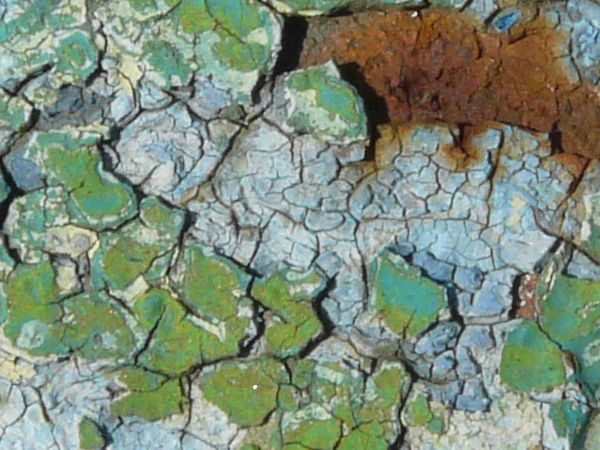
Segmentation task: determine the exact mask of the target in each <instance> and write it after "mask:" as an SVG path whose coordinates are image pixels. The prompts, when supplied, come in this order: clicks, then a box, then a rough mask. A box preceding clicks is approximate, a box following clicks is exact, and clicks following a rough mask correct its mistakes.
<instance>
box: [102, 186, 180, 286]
mask: <svg viewBox="0 0 600 450" xmlns="http://www.w3.org/2000/svg"><path fill="white" fill-rule="evenodd" d="M183 220H184V214H183V211H181V210H178V209H172V208H169V207H167V206H166V205H164V204H163V203H161V202H160V201H159V200H158V199H157V198H155V197H146V198H144V199H143V200H142V201H141V202H140V217H139V219H138V220H135V221H133V222H131V223H129V224H127V225H126V226H124V227H123V228H122V229H121V230H119V231H118V232H110V233H104V234H103V235H102V237H101V239H100V249H99V251H98V252H97V253H96V255H95V257H94V261H93V265H92V276H93V277H94V283H95V285H96V286H97V287H99V288H100V287H103V286H104V285H106V286H108V287H109V288H110V289H111V290H115V291H122V290H125V289H127V288H128V287H129V286H130V285H131V284H132V283H134V282H135V281H136V280H137V279H138V278H139V277H141V276H144V278H145V281H146V282H148V283H152V282H153V281H158V280H160V278H161V277H162V276H163V275H164V273H165V271H166V270H167V268H168V266H169V263H171V260H172V252H173V249H174V247H175V245H176V244H177V241H178V238H179V233H180V231H181V227H182V226H183Z"/></svg>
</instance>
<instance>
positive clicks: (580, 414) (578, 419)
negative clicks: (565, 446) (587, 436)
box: [548, 400, 588, 445]
mask: <svg viewBox="0 0 600 450" xmlns="http://www.w3.org/2000/svg"><path fill="white" fill-rule="evenodd" d="M548 415H549V417H550V419H551V420H552V424H553V425H554V430H555V431H556V434H557V435H558V436H560V437H563V438H567V439H568V441H569V444H571V445H572V444H574V442H575V439H576V437H577V436H579V435H580V433H581V430H582V428H583V427H584V425H585V423H586V419H587V416H588V414H587V412H586V411H584V410H583V409H582V407H581V405H578V404H576V403H574V402H570V401H568V400H560V401H558V402H556V403H553V404H552V406H551V407H550V412H549V414H548Z"/></svg>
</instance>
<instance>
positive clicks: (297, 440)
mask: <svg viewBox="0 0 600 450" xmlns="http://www.w3.org/2000/svg"><path fill="white" fill-rule="evenodd" d="M341 434H342V429H341V424H340V422H339V420H337V419H333V418H332V419H323V420H303V421H302V422H299V423H298V424H297V425H296V426H295V427H293V428H290V429H288V430H286V433H285V435H284V440H285V442H286V443H287V444H288V445H297V446H298V448H318V449H323V450H331V449H333V448H335V446H336V444H337V442H338V441H339V440H340V437H341Z"/></svg>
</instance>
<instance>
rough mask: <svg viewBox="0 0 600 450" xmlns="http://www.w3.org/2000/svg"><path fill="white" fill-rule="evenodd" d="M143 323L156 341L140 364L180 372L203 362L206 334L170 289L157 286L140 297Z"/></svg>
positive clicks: (139, 312) (138, 310)
mask: <svg viewBox="0 0 600 450" xmlns="http://www.w3.org/2000/svg"><path fill="white" fill-rule="evenodd" d="M134 311H135V313H136V316H137V317H138V318H139V321H140V323H141V325H142V326H143V327H144V329H145V330H146V331H147V332H148V333H150V332H151V330H153V329H154V333H153V335H152V341H151V342H150V344H149V346H148V348H147V349H146V350H145V351H144V352H143V353H142V354H141V356H140V358H139V364H141V365H143V366H145V367H147V368H149V369H152V370H158V371H160V372H163V373H172V374H178V373H182V372H185V371H186V370H188V369H189V368H190V367H192V366H194V365H196V364H199V363H200V362H201V361H202V356H201V353H200V350H201V341H202V334H201V331H200V330H199V329H198V327H196V326H194V325H193V324H192V323H191V322H190V321H189V320H187V319H186V318H185V310H184V309H183V307H182V306H181V305H180V304H179V303H177V301H176V300H174V299H173V298H172V297H171V296H170V295H169V293H168V292H166V291H163V290H158V289H154V290H151V291H149V292H148V293H146V294H144V295H143V296H142V297H141V298H139V299H137V300H136V302H135V306H134Z"/></svg>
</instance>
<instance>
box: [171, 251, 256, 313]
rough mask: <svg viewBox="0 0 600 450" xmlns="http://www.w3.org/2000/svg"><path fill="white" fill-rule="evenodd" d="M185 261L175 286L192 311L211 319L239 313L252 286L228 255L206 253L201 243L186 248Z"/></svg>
mask: <svg viewBox="0 0 600 450" xmlns="http://www.w3.org/2000/svg"><path fill="white" fill-rule="evenodd" d="M181 263H182V266H180V270H179V273H178V275H177V277H176V280H175V285H176V288H177V291H178V292H179V293H180V295H181V297H182V299H183V301H184V302H185V304H186V305H187V306H188V307H189V308H190V309H191V310H192V311H194V312H195V313H196V314H198V315H200V316H202V317H205V318H207V319H209V320H212V319H216V320H226V319H227V318H229V317H231V316H232V315H235V314H236V312H237V307H238V298H240V297H241V296H242V295H243V294H244V293H245V291H246V287H247V285H248V281H249V277H248V276H247V275H246V274H244V273H243V272H242V271H241V270H240V269H239V268H238V267H236V266H234V265H233V264H232V263H230V262H229V261H227V260H225V259H224V258H219V257H216V256H209V255H206V254H205V253H204V252H203V249H202V248H201V247H200V246H198V245H190V246H188V247H187V248H186V249H185V251H184V254H183V260H182V261H181Z"/></svg>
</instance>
